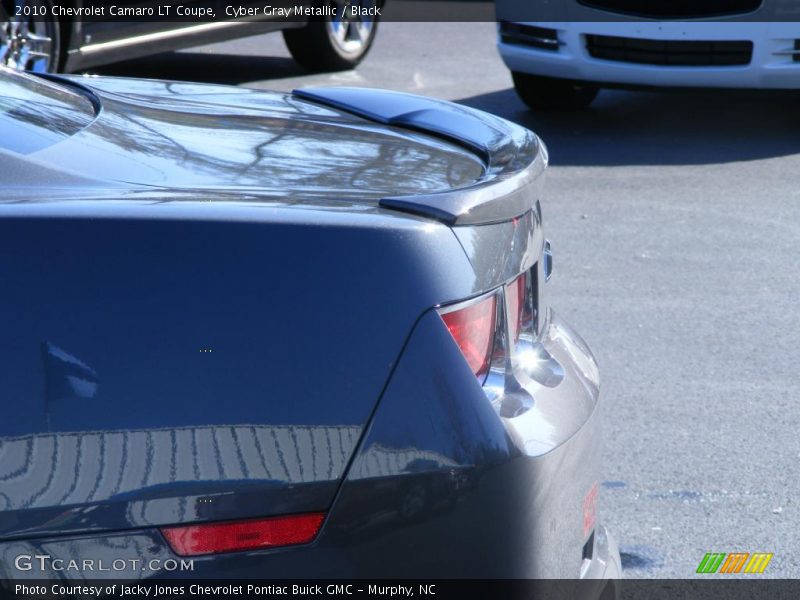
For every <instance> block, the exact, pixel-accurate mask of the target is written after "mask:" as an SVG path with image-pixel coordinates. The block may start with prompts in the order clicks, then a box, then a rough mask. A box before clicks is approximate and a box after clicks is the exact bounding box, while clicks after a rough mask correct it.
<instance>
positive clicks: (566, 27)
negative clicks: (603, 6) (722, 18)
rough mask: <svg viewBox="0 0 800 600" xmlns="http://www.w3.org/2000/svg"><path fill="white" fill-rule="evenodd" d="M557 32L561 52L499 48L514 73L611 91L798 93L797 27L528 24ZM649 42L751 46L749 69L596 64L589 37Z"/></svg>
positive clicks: (799, 32) (603, 61) (600, 61)
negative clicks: (615, 87)
mask: <svg viewBox="0 0 800 600" xmlns="http://www.w3.org/2000/svg"><path fill="white" fill-rule="evenodd" d="M526 24H529V25H538V26H541V27H547V28H553V29H555V30H556V31H557V32H558V41H559V45H558V49H557V50H545V49H540V48H534V47H531V46H526V45H519V44H510V43H503V42H502V41H500V42H498V49H499V51H500V55H501V56H502V58H503V61H504V62H505V64H506V66H507V67H508V68H509V69H511V70H512V71H519V72H522V73H529V74H532V75H542V76H547V77H556V78H562V79H571V80H577V81H587V82H595V83H600V84H603V83H606V84H609V85H612V84H617V85H631V86H663V87H700V88H707V87H720V88H770V89H800V62H796V61H794V60H793V55H792V54H791V52H792V51H793V49H794V44H795V40H796V39H798V38H800V27H798V25H797V23H790V22H785V23H755V22H738V23H737V22H727V23H720V22H715V23H713V24H710V23H703V22H562V23H526ZM588 35H604V36H615V37H625V38H637V39H645V40H678V41H750V42H752V43H753V53H752V58H751V60H750V63H749V64H747V65H741V66H702V67H700V66H662V65H648V64H636V63H630V62H622V61H616V60H606V59H598V58H594V57H592V56H591V55H590V54H589V51H588V50H587V43H586V36H588Z"/></svg>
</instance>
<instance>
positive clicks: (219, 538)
mask: <svg viewBox="0 0 800 600" xmlns="http://www.w3.org/2000/svg"><path fill="white" fill-rule="evenodd" d="M324 519H325V515H324V513H309V514H305V515H292V516H288V517H271V518H268V519H257V520H248V521H231V522H228V523H208V524H202V525H186V526H179V527H164V528H162V529H161V533H162V534H163V535H164V537H165V538H166V539H167V542H168V543H169V545H170V547H171V548H172V550H173V552H175V554H177V555H179V556H198V555H200V554H218V553H221V552H237V551H241V550H256V549H260V548H274V547H276V546H291V545H294V544H307V543H308V542H310V541H311V540H313V539H314V538H315V537H316V535H317V532H319V528H320V526H321V525H322V521H323V520H324Z"/></svg>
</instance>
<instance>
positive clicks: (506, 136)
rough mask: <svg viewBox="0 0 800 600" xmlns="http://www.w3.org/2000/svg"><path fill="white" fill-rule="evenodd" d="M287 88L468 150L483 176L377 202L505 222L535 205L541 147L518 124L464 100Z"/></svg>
mask: <svg viewBox="0 0 800 600" xmlns="http://www.w3.org/2000/svg"><path fill="white" fill-rule="evenodd" d="M292 94H293V95H294V96H295V97H297V98H300V99H302V100H305V101H311V102H314V103H316V104H321V105H324V106H328V107H331V108H335V109H337V110H341V111H343V112H347V113H350V114H353V115H356V116H359V117H362V118H364V119H368V120H370V121H374V122H377V123H381V124H383V125H388V126H392V127H399V128H403V129H408V130H413V131H418V132H421V133H424V134H427V135H431V136H435V137H438V138H442V139H445V140H447V141H448V142H450V143H455V144H457V145H460V146H462V147H464V148H467V149H468V150H470V151H472V152H474V153H475V154H477V155H478V156H480V157H481V158H482V159H483V161H484V163H485V165H486V174H485V175H484V177H483V178H481V179H480V180H478V181H476V182H475V183H473V184H471V185H469V186H466V187H462V188H456V189H452V190H446V191H442V192H435V193H431V194H425V195H414V196H392V197H387V198H381V199H380V201H379V204H380V206H382V207H384V208H388V209H392V210H397V211H401V212H406V213H412V214H416V215H420V216H424V217H428V218H432V219H435V220H437V221H441V222H443V223H445V224H447V225H450V226H460V225H486V224H491V223H500V222H504V221H509V220H511V219H514V218H516V217H519V216H521V215H523V214H525V213H526V212H528V211H530V210H532V209H534V207H535V206H536V201H537V200H538V199H539V195H540V193H541V186H542V184H543V179H544V178H543V177H542V174H543V172H544V170H545V168H546V166H547V160H548V158H547V150H546V148H545V146H544V144H543V143H542V141H541V140H540V139H539V138H538V137H537V136H536V135H535V134H534V133H533V132H531V131H529V130H528V129H525V128H524V127H521V126H519V125H516V124H514V123H511V122H510V121H506V120H505V119H501V118H500V117H496V116H494V115H490V114H488V113H484V112H481V111H478V110H475V109H472V108H468V107H466V106H461V105H459V104H455V103H452V102H446V101H444V100H435V99H432V98H425V97H422V96H415V95H413V94H406V93H402V92H391V91H386V90H378V89H370V88H347V87H341V88H307V89H302V90H295V91H294V92H292Z"/></svg>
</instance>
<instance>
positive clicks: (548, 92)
mask: <svg viewBox="0 0 800 600" xmlns="http://www.w3.org/2000/svg"><path fill="white" fill-rule="evenodd" d="M511 77H512V78H513V80H514V89H515V90H516V91H517V95H518V96H519V97H520V99H521V100H522V101H523V102H524V103H525V104H527V105H528V106H530V107H531V108H537V109H540V110H575V109H579V108H586V107H587V106H589V105H590V104H591V103H592V101H594V99H595V98H596V97H597V93H598V91H599V90H598V88H597V87H596V86H593V85H588V84H582V83H578V82H574V81H568V80H566V79H556V78H554V77H540V76H538V75H528V74H527V73H519V72H516V71H514V72H512V73H511Z"/></svg>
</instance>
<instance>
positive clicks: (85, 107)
mask: <svg viewBox="0 0 800 600" xmlns="http://www.w3.org/2000/svg"><path fill="white" fill-rule="evenodd" d="M94 116H95V110H94V106H93V105H92V103H91V102H90V101H89V100H88V99H87V98H85V97H84V96H82V95H80V94H77V93H75V92H73V91H72V90H70V89H69V88H67V87H65V86H62V85H58V84H56V83H51V82H49V81H47V80H45V79H41V78H39V77H35V76H33V75H26V74H24V73H18V72H13V71H10V70H8V69H3V68H0V148H2V149H4V150H10V151H12V152H17V153H19V154H31V153H32V152H36V151H37V150H41V149H43V148H46V147H48V146H52V145H53V144H56V143H58V142H60V141H61V140H63V139H64V138H67V137H69V136H71V135H73V134H75V133H77V132H78V131H80V130H81V129H83V128H84V127H86V126H87V125H88V124H89V123H91V122H92V120H93V119H94Z"/></svg>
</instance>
